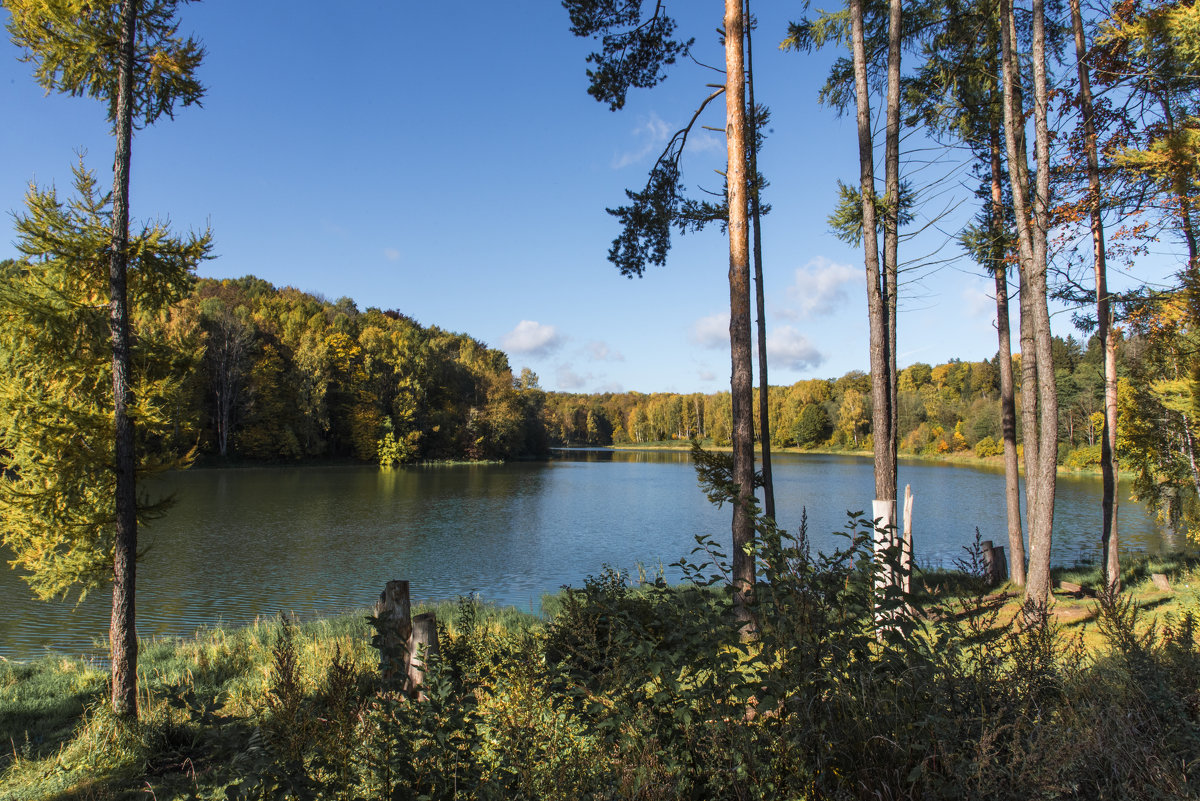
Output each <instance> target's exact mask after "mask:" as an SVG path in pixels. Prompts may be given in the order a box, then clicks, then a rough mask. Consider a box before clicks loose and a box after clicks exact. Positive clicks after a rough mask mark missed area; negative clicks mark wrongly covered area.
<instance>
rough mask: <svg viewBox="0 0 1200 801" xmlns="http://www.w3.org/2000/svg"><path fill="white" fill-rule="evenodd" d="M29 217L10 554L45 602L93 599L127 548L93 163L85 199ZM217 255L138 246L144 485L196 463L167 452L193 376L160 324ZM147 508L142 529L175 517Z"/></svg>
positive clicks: (4, 377) (0, 367) (13, 342)
mask: <svg viewBox="0 0 1200 801" xmlns="http://www.w3.org/2000/svg"><path fill="white" fill-rule="evenodd" d="M26 206H27V208H26V210H25V212H23V213H21V214H18V215H17V217H16V225H17V237H18V239H17V247H18V249H19V251H20V253H21V255H22V257H23V258H22V259H21V260H20V261H15V262H6V263H5V264H4V266H3V270H2V272H3V274H2V276H0V278H2V279H3V280H2V281H0V453H3V455H4V463H5V471H4V474H3V477H2V479H0V527H2V530H0V541H2V542H3V543H4V545H6V546H7V547H8V548H9V549H11V551H12V553H13V555H14V559H13V561H12V565H13V566H14V567H17V568H19V569H20V570H22V571H24V573H25V575H24V576H23V578H25V580H26V581H27V582H28V583H29V585H30V587H31V588H32V589H33V591H34V593H35V594H36V595H37V596H38V597H39V598H42V599H49V598H56V597H66V596H67V595H68V594H69V593H70V591H71V590H72V589H73V588H76V589H78V591H79V593H80V597H81V598H82V597H83V595H84V594H86V592H87V590H88V589H90V588H94V587H96V586H99V585H100V584H101V583H102V582H103V581H105V580H106V579H107V578H108V577H109V576H110V575H111V573H112V558H113V547H114V544H113V536H114V521H115V511H114V500H113V497H114V489H113V488H114V483H115V480H116V479H115V474H114V472H113V467H112V465H113V459H114V457H113V411H112V410H113V402H112V365H111V359H112V350H111V343H110V339H109V321H108V314H109V306H108V265H109V248H110V242H111V223H110V206H109V196H108V195H107V194H105V193H102V192H100V191H98V189H97V186H96V180H95V176H94V175H93V174H92V173H91V172H89V171H88V170H86V169H85V168H84V167H83V164H82V163H80V164H79V165H78V166H76V168H75V194H74V196H73V197H71V198H70V199H69V200H62V199H60V198H59V196H58V194H57V192H56V190H55V189H53V188H50V189H39V188H37V187H31V188H30V190H29V193H28V195H27V197H26ZM209 247H210V238H209V235H208V234H207V233H204V234H201V235H191V236H189V237H187V238H185V239H179V238H176V237H173V236H172V235H171V234H170V232H169V231H168V230H167V228H166V227H165V226H164V225H162V224H155V225H151V226H148V227H146V228H145V229H144V230H143V231H142V232H141V233H140V234H138V235H136V236H133V237H131V239H130V245H129V264H130V270H129V296H130V302H131V306H132V308H133V309H134V310H135V315H134V316H135V320H134V331H133V333H134V337H133V340H134V343H135V344H134V359H133V374H134V375H133V390H134V392H133V396H134V404H133V407H132V409H131V412H132V415H133V417H134V419H135V420H136V421H137V426H138V450H139V464H138V470H139V474H140V475H142V476H144V475H147V474H149V473H153V472H156V471H160V470H163V469H166V468H169V467H174V466H178V465H179V464H180V463H181V462H184V461H186V460H187V459H188V458H189V454H187V453H179V452H178V451H172V450H171V449H169V448H167V446H166V442H167V441H168V440H169V439H170V436H169V435H170V433H171V427H172V424H173V420H172V419H171V414H170V410H171V409H172V408H173V405H174V404H173V403H172V399H173V398H174V397H175V394H176V393H177V392H178V391H179V385H180V376H179V375H178V373H177V371H176V369H175V368H176V367H177V366H178V362H177V360H176V359H174V358H170V357H169V354H170V353H171V352H172V348H171V347H170V346H169V345H168V344H167V343H166V342H165V341H163V338H164V336H165V334H164V327H163V326H162V325H161V318H162V315H164V314H166V313H168V310H169V308H170V306H171V305H172V303H174V302H176V301H177V300H178V299H179V298H181V297H182V296H183V294H184V293H185V292H186V291H187V289H188V285H189V280H190V275H191V272H192V270H193V269H194V268H195V266H196V265H197V264H198V263H199V262H200V260H201V259H203V258H205V257H206V255H207V254H208V251H209ZM139 505H140V510H139V516H140V517H142V518H143V519H149V518H151V517H153V516H154V515H155V514H156V513H158V512H161V511H162V510H163V508H164V504H163V502H161V501H159V502H151V501H150V500H149V499H148V498H143V499H142V500H141V503H140V504H139Z"/></svg>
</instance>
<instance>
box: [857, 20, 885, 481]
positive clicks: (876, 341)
mask: <svg viewBox="0 0 1200 801" xmlns="http://www.w3.org/2000/svg"><path fill="white" fill-rule="evenodd" d="M850 47H851V51H852V56H853V61H854V89H855V100H856V107H857V122H858V166H859V186H860V194H861V195H862V212H863V261H864V265H865V267H866V276H867V317H868V320H869V321H870V349H871V352H870V367H871V428H872V432H873V437H874V446H875V447H874V453H875V498H876V500H895V497H896V472H895V469H894V466H893V465H894V463H893V461H892V456H891V453H890V451H889V442H890V440H891V439H892V437H891V433H890V427H891V417H892V415H891V410H890V409H889V408H888V396H889V395H890V392H891V390H890V388H889V376H888V362H889V360H888V353H887V351H888V338H889V331H888V320H887V307H886V305H885V303H884V298H883V293H882V287H881V284H882V283H883V281H882V276H881V275H880V269H879V238H878V235H877V233H876V231H877V230H878V226H877V222H876V217H875V156H874V150H873V147H872V140H871V104H870V103H871V101H870V95H869V92H870V89H869V86H868V83H867V56H866V45H865V43H864V32H863V3H862V0H850Z"/></svg>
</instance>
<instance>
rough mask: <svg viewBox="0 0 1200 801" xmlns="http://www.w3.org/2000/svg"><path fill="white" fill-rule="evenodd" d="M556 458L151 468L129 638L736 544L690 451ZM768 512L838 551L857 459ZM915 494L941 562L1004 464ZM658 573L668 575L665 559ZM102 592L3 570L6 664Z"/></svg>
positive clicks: (987, 528) (917, 483)
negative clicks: (804, 521) (151, 503)
mask: <svg viewBox="0 0 1200 801" xmlns="http://www.w3.org/2000/svg"><path fill="white" fill-rule="evenodd" d="M556 456H557V457H558V458H556V459H554V460H553V461H550V462H542V463H520V464H507V465H443V466H429V467H416V468H407V469H401V470H390V471H381V470H379V469H378V468H375V467H370V466H339V467H300V468H280V467H271V468H251V469H199V470H192V471H188V472H185V473H178V474H173V475H171V476H168V477H167V478H165V479H163V480H162V481H161V482H160V484H161V487H160V488H161V489H162V490H163V491H165V492H173V493H174V494H175V498H176V505H175V507H174V508H173V509H172V510H171V511H170V512H169V514H168V515H167V517H165V518H164V519H162V520H160V521H157V522H155V523H154V524H153V525H151V526H148V527H144V528H143V529H142V530H141V534H140V544H141V545H142V546H143V547H145V546H149V551H148V552H147V554H146V556H145V558H144V559H143V560H142V561H141V562H140V563H139V567H138V584H137V599H138V608H137V621H138V632H139V634H141V635H142V636H144V637H145V636H184V635H189V634H191V633H192V632H194V631H195V630H196V629H197V628H199V627H201V626H205V625H211V624H214V623H218V622H221V623H233V624H236V623H242V622H246V621H249V620H253V619H254V618H256V617H258V616H270V615H274V614H277V613H278V612H280V611H289V612H294V613H295V614H297V615H299V616H301V617H307V616H311V615H315V614H325V613H335V612H341V611H345V610H348V609H358V608H363V607H366V606H369V605H370V604H372V603H374V600H375V598H376V597H377V596H378V594H379V591H380V590H381V589H382V587H383V584H384V583H385V582H386V581H387V580H389V579H394V578H404V579H408V580H409V581H410V582H411V586H412V593H413V597H414V600H437V599H446V598H454V597H457V596H459V595H463V594H467V593H471V592H477V593H479V594H480V595H481V596H482V597H483V598H484V599H485V600H487V601H494V602H496V603H500V604H512V605H515V606H518V607H521V608H524V609H530V610H534V611H536V610H537V609H538V607H539V602H540V598H541V596H542V595H543V594H544V593H547V592H553V591H555V590H557V589H558V588H559V587H560V586H562V585H564V584H575V585H578V584H581V583H582V581H583V579H584V577H585V576H587V575H589V574H595V573H598V572H599V571H600V570H601V569H602V567H603V566H604V565H606V564H609V565H613V566H616V567H621V568H626V569H629V570H630V571H631V572H633V573H635V574H636V571H637V567H638V565H639V564H641V565H644V566H646V568H647V569H648V570H651V571H653V570H657V569H658V568H659V567H660V566H666V565H669V564H670V563H672V562H674V561H676V560H678V559H679V558H680V557H681V556H685V555H688V554H689V553H690V551H691V549H692V547H694V545H695V541H694V536H695V535H697V534H711V535H713V536H714V537H716V538H717V540H718V541H719V542H721V543H725V544H726V546H728V541H729V536H730V535H729V510H728V508H726V509H724V510H717V509H715V508H713V507H712V506H711V505H710V504H709V503H708V502H707V500H706V499H705V498H704V496H703V494H702V493H701V492H700V490H699V488H698V486H697V484H696V479H695V474H694V473H693V471H692V468H691V464H690V460H689V458H688V456H687V454H686V453H684V452H677V451H650V452H647V451H606V450H600V451H586V450H585V451H560V452H556ZM774 464H775V482H776V490H775V492H776V499H777V505H778V509H777V515H778V519H779V522H780V525H781V526H783V527H784V528H788V529H794V528H795V526H796V525H797V524H798V523H799V521H800V515H801V510H802V509H805V508H806V509H807V512H808V532H809V537H810V539H811V540H812V542H813V544H814V547H815V548H817V549H820V550H832V549H833V548H834V547H836V546H838V545H839V544H841V543H842V542H843V540H842V539H840V538H838V537H837V536H835V535H834V534H833V532H834V531H837V530H839V529H841V528H842V527H843V526H844V524H845V522H846V512H847V510H860V509H864V508H867V509H869V508H870V500H871V497H872V495H873V489H874V481H873V478H872V471H871V461H870V459H868V458H859V457H842V456H823V455H821V456H816V455H790V454H788V455H779V456H776V457H775V461H774ZM906 483H907V484H911V485H912V488H913V492H914V494H915V495H916V503H915V507H914V508H915V513H914V525H913V528H914V539H915V550H916V556H917V560H918V562H920V563H922V564H933V565H949V564H951V563H953V561H954V560H955V559H956V558H959V557H961V556H962V554H963V550H962V549H963V546H965V545H967V544H968V543H969V542H971V541H972V540H973V538H974V533H975V528H976V527H977V526H978V528H979V530H980V532H981V533H982V535H983V537H984V539H992V540H995V541H996V542H997V543H998V544H1000V543H1004V542H1006V541H1007V533H1006V531H1007V529H1006V525H1005V521H1004V475H1003V472H999V471H994V470H988V469H979V468H974V467H966V466H958V465H944V464H918V463H903V462H902V463H901V466H900V485H901V488H903V486H904V484H906ZM1099 509H1100V482H1099V479H1096V478H1090V477H1089V478H1071V477H1061V476H1060V477H1059V484H1058V507H1057V512H1056V515H1055V544H1054V560H1055V562H1056V563H1069V562H1077V561H1080V560H1086V559H1097V558H1098V555H1099V539H1100V538H1099V533H1098V532H1099V525H1100V524H1099ZM1120 527H1121V528H1120V531H1121V537H1122V547H1123V549H1125V550H1126V551H1129V552H1152V553H1153V552H1159V551H1162V550H1170V549H1172V548H1174V547H1177V546H1178V544H1179V543H1177V542H1174V541H1172V540H1173V538H1172V537H1171V536H1168V535H1166V534H1164V532H1163V531H1162V530H1161V528H1160V527H1159V526H1157V525H1156V524H1155V523H1154V521H1153V520H1152V519H1151V518H1150V517H1149V516H1148V515H1147V513H1146V511H1145V509H1144V508H1143V507H1142V506H1141V505H1139V504H1136V503H1134V502H1133V501H1130V500H1128V499H1127V498H1126V499H1122V505H1121V522H1120ZM726 550H728V547H726ZM667 573H668V575H670V569H669V568H667ZM108 616H109V599H108V594H107V590H104V591H100V592H97V593H95V594H94V595H92V596H89V597H88V598H87V600H86V601H85V602H84V603H82V604H79V605H78V606H76V605H75V604H74V603H73V602H66V603H42V602H38V601H35V600H33V598H32V596H31V594H30V592H29V590H28V588H27V587H26V585H25V584H24V582H22V581H21V580H20V579H19V578H18V576H17V575H16V574H15V572H14V571H12V570H0V656H3V657H5V658H9V659H28V658H32V657H35V656H38V655H40V654H42V653H44V652H45V651H46V650H48V649H49V650H54V651H62V652H68V653H84V652H93V651H95V650H96V648H97V647H98V646H97V643H98V642H99V640H100V639H102V638H105V637H107V632H108Z"/></svg>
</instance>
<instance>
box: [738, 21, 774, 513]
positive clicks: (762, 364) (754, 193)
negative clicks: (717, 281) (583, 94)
mask: <svg viewBox="0 0 1200 801" xmlns="http://www.w3.org/2000/svg"><path fill="white" fill-rule="evenodd" d="M743 13H744V15H745V18H744V20H743V24H744V25H745V26H746V94H747V98H748V102H749V108H750V115H751V118H750V121H751V125H750V134H749V136H750V138H749V142H750V153H749V157H750V163H749V165H748V171H749V173H750V221H751V223H752V224H753V226H754V305H755V310H756V311H757V312H758V322H757V326H756V327H757V333H758V432H759V433H758V441H759V443H760V447H761V448H762V476H763V511H764V512H765V514H766V516H767V517H769V518H771V519H772V520H774V519H775V481H774V478H773V476H772V474H771V421H770V417H771V404H770V394H771V393H770V389H771V385H770V383H769V381H768V380H767V305H766V298H765V289H764V287H763V274H762V213H761V205H760V204H761V199H760V197H759V190H760V189H761V187H760V186H759V185H758V106H757V105H756V104H755V102H754V47H753V43H752V37H751V34H752V30H753V28H754V25H753V22H752V18H751V16H750V0H746V5H745V10H744V12H743Z"/></svg>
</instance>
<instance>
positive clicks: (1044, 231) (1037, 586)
mask: <svg viewBox="0 0 1200 801" xmlns="http://www.w3.org/2000/svg"><path fill="white" fill-rule="evenodd" d="M1049 106H1050V101H1049V86H1048V81H1047V76H1046V17H1045V8H1044V4H1043V0H1033V120H1034V131H1035V137H1034V150H1035V153H1036V154H1037V165H1038V169H1037V184H1036V191H1035V192H1034V198H1033V229H1032V234H1033V251H1034V254H1033V257H1034V263H1033V273H1032V277H1033V285H1032V288H1033V298H1032V303H1031V306H1032V307H1033V312H1034V318H1033V323H1034V337H1035V347H1036V349H1037V368H1038V385H1037V387H1038V434H1039V436H1040V437H1041V443H1040V445H1039V448H1038V474H1037V479H1036V480H1037V481H1038V482H1039V487H1038V498H1037V502H1038V505H1039V508H1038V514H1037V527H1036V528H1031V529H1030V531H1029V585H1028V589H1031V590H1032V591H1033V598H1034V599H1035V600H1040V601H1041V602H1045V603H1048V602H1049V600H1050V546H1051V537H1052V533H1053V530H1054V497H1055V490H1056V486H1057V482H1058V385H1057V383H1056V379H1055V376H1054V355H1053V334H1052V333H1051V330H1050V308H1049V306H1048V304H1047V286H1046V269H1047V264H1048V246H1047V237H1048V234H1049V231H1050V121H1049V120H1050V109H1049Z"/></svg>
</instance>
